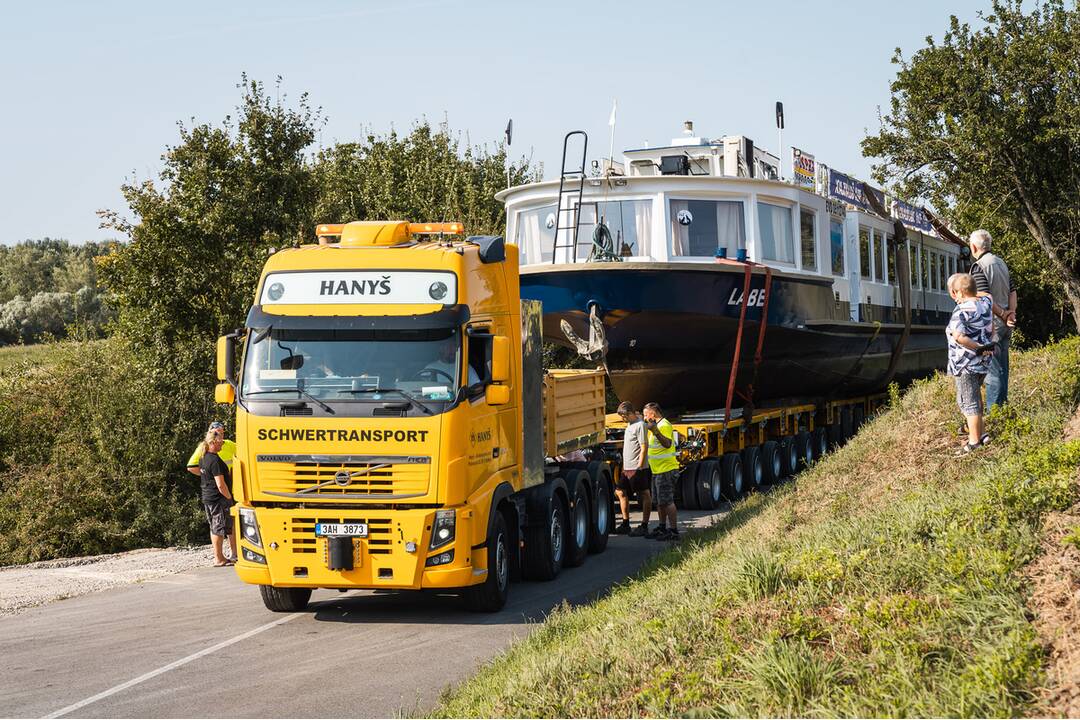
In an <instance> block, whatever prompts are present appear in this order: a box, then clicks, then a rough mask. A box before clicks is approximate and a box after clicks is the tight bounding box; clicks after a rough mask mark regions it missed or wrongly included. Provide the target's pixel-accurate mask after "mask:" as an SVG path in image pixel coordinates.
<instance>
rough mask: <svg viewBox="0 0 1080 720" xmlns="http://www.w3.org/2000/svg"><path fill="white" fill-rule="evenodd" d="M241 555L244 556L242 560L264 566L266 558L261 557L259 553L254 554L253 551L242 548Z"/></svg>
mask: <svg viewBox="0 0 1080 720" xmlns="http://www.w3.org/2000/svg"><path fill="white" fill-rule="evenodd" d="M243 555H244V559H245V560H247V561H248V562H253V563H259V564H260V565H265V564H266V558H265V557H263V556H262V555H260V554H259V553H257V552H255V551H254V550H249V549H248V548H243Z"/></svg>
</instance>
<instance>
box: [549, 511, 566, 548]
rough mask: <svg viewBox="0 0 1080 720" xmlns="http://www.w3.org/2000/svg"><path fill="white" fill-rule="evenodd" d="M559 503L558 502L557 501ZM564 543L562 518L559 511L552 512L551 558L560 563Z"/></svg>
mask: <svg viewBox="0 0 1080 720" xmlns="http://www.w3.org/2000/svg"><path fill="white" fill-rule="evenodd" d="M556 502H558V501H556ZM562 541H563V529H562V518H560V517H559V511H558V510H557V509H556V510H552V511H551V538H550V542H551V557H552V559H554V560H555V562H558V561H560V560H562Z"/></svg>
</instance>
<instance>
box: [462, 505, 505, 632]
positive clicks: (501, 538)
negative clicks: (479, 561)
mask: <svg viewBox="0 0 1080 720" xmlns="http://www.w3.org/2000/svg"><path fill="white" fill-rule="evenodd" d="M493 512H494V513H495V522H494V524H493V525H492V528H491V534H490V535H489V536H488V539H487V551H488V552H487V556H488V558H487V560H488V571H487V578H485V579H484V582H482V583H480V584H479V585H473V586H472V587H468V588H465V605H466V606H467V607H468V608H469V609H470V610H472V611H473V612H495V611H496V610H501V609H502V607H503V605H505V604H506V598H507V596H508V595H509V594H510V538H509V533H508V532H507V530H506V517H505V516H504V515H503V514H502V513H501V512H500V511H498V510H494V511H493Z"/></svg>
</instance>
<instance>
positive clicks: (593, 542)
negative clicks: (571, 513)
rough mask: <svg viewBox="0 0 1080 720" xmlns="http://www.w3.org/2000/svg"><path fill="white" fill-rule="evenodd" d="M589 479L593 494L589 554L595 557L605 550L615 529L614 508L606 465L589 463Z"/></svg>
mask: <svg viewBox="0 0 1080 720" xmlns="http://www.w3.org/2000/svg"><path fill="white" fill-rule="evenodd" d="M589 477H591V478H592V482H593V492H594V493H595V500H594V502H593V504H592V518H593V526H592V535H591V536H590V537H589V552H590V553H592V554H594V555H595V554H597V553H602V552H604V550H606V549H607V543H608V536H609V535H610V534H611V532H612V531H613V530H614V529H615V506H614V505H613V504H612V497H611V469H610V468H608V466H607V463H601V462H596V463H589Z"/></svg>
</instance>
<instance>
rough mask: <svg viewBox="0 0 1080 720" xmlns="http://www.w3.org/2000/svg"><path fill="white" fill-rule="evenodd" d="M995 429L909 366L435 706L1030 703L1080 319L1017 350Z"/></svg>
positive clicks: (976, 712) (676, 711)
mask: <svg viewBox="0 0 1080 720" xmlns="http://www.w3.org/2000/svg"><path fill="white" fill-rule="evenodd" d="M1013 363H1014V370H1013V381H1012V387H1011V389H1010V394H1011V398H1012V400H1013V405H1012V406H1011V408H1010V409H1009V411H1007V412H1003V413H996V414H994V415H992V416H991V418H990V420H989V422H990V429H991V431H992V432H993V433H994V435H995V441H994V444H993V446H992V447H991V448H988V449H986V450H985V451H981V452H979V453H977V454H975V455H974V456H969V457H956V456H955V450H956V448H957V445H958V439H957V438H956V435H955V432H956V430H955V429H956V425H957V420H958V414H957V410H956V407H955V403H954V400H953V396H952V391H951V386H950V384H949V382H948V381H947V379H945V378H943V377H937V378H934V379H931V380H929V381H926V382H921V383H918V384H917V385H916V386H915V387H913V388H912V389H910V390H909V391H908V392H907V393H906V394H904V396H903V397H901V398H899V399H898V400H896V402H894V403H893V406H892V407H891V409H890V410H889V411H887V412H886V413H885V414H883V415H882V416H880V417H879V418H877V419H875V420H873V421H871V422H870V423H869V424H868V425H867V426H865V427H864V428H863V430H862V431H861V432H860V433H859V435H858V437H857V438H855V439H854V440H853V441H852V442H851V443H849V444H848V445H847V446H846V447H844V448H843V449H842V450H840V451H837V452H836V453H834V454H832V455H830V456H829V457H827V458H826V459H825V460H824V461H822V462H821V463H819V464H818V465H817V466H816V467H814V468H812V469H811V470H809V471H807V472H804V473H802V474H801V475H800V476H799V477H798V478H797V480H796V481H795V482H793V483H789V484H787V485H784V486H781V487H779V488H777V489H776V490H775V491H774V492H771V493H768V494H762V495H753V496H750V497H749V498H748V499H746V500H744V501H743V502H742V503H740V504H739V505H738V506H737V508H736V509H735V511H734V512H733V513H731V514H730V515H728V516H727V517H726V518H725V519H724V520H723V521H722V522H721V523H720V524H719V525H718V526H717V527H715V528H712V529H710V530H708V531H705V532H702V533H701V534H699V535H697V536H694V537H692V538H690V539H687V540H684V542H683V544H682V546H681V547H678V548H675V549H673V550H671V551H670V552H667V553H665V554H663V555H661V556H659V557H657V558H656V559H654V560H653V561H651V562H650V563H649V564H648V565H647V566H646V567H645V568H644V569H643V570H642V571H641V572H640V573H639V574H638V575H637V576H635V577H633V578H630V579H628V580H627V581H626V582H625V583H623V584H622V585H621V586H619V587H618V588H616V589H615V590H614V591H613V592H612V593H610V594H609V595H608V596H607V597H606V598H604V599H603V600H601V601H599V602H597V603H595V604H592V605H588V606H582V607H578V608H574V609H570V608H567V607H562V608H559V609H557V610H556V611H555V612H554V613H553V614H552V615H551V616H550V617H549V618H548V620H547V621H546V622H545V623H543V625H542V626H540V627H539V628H537V629H536V630H535V632H533V633H531V634H530V635H529V636H528V637H527V638H526V639H524V640H522V641H521V642H519V643H518V644H516V645H515V646H514V647H512V648H511V649H510V650H508V651H507V652H506V653H505V654H503V655H502V656H500V657H498V658H496V659H495V660H494V661H493V662H491V663H489V664H487V665H486V666H484V667H483V668H482V669H481V670H480V672H479V673H478V674H477V675H476V676H474V677H473V678H471V679H470V680H467V681H466V682H464V683H462V684H461V685H460V686H459V687H457V688H454V689H452V690H450V691H448V692H447V693H446V694H445V695H444V697H443V698H442V701H441V704H440V705H439V707H437V708H436V709H435V711H434V712H435V714H436V715H437V716H486V717H522V716H535V717H624V716H637V715H645V716H673V715H701V716H710V717H713V716H777V715H801V716H817V715H825V716H838V715H844V716H863V717H878V716H901V715H903V716H910V715H917V716H994V717H1005V716H1015V715H1022V714H1024V713H1026V712H1031V711H1032V710H1033V709H1034V706H1033V703H1034V698H1035V697H1036V693H1037V692H1038V690H1039V688H1040V686H1041V684H1042V683H1043V682H1044V677H1043V665H1044V662H1045V658H1044V653H1043V650H1042V648H1041V646H1040V644H1039V641H1038V638H1037V636H1036V633H1035V630H1034V629H1033V627H1032V625H1031V622H1030V620H1029V618H1028V616H1027V614H1026V608H1025V600H1026V594H1027V592H1028V586H1027V584H1026V581H1025V580H1024V578H1023V576H1022V574H1021V572H1020V571H1021V569H1022V568H1023V566H1024V565H1025V564H1026V563H1028V562H1029V561H1030V560H1031V559H1032V557H1033V556H1034V555H1035V553H1036V552H1037V548H1038V542H1039V535H1040V529H1041V518H1042V516H1043V514H1044V513H1046V512H1047V511H1050V510H1054V509H1064V508H1066V507H1069V506H1070V505H1071V504H1072V503H1074V502H1075V501H1076V498H1077V487H1076V468H1077V466H1078V465H1080V441H1075V440H1074V441H1072V442H1064V441H1062V440H1060V439H1059V438H1060V436H1061V428H1062V426H1063V424H1064V422H1065V420H1066V419H1067V418H1068V416H1069V415H1070V414H1071V412H1072V410H1073V409H1074V408H1075V407H1076V402H1077V398H1078V396H1080V340H1078V339H1075V338H1074V339H1071V340H1068V341H1066V342H1063V343H1060V344H1058V345H1055V346H1052V347H1049V348H1045V349H1042V350H1037V351H1032V352H1029V353H1024V354H1016V355H1015V356H1014V360H1013Z"/></svg>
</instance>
